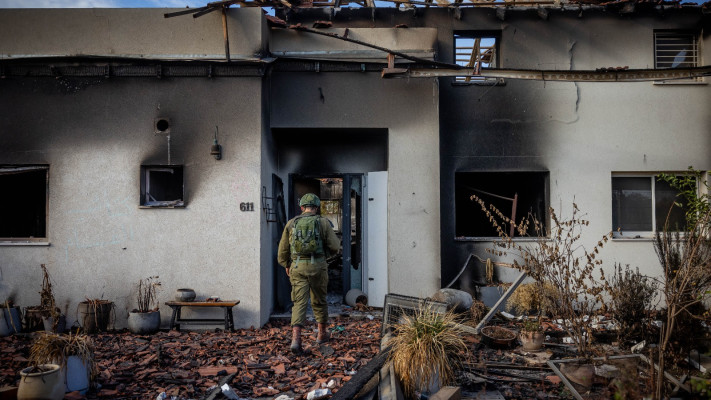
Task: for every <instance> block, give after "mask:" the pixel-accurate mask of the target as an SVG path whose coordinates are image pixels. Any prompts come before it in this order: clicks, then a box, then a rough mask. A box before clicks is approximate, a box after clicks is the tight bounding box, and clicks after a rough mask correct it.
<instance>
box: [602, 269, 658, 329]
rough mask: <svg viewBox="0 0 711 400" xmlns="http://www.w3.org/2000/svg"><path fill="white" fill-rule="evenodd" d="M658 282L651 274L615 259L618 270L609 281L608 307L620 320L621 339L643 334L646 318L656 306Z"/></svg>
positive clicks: (614, 316) (618, 321)
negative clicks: (645, 274)
mask: <svg viewBox="0 0 711 400" xmlns="http://www.w3.org/2000/svg"><path fill="white" fill-rule="evenodd" d="M656 291H657V284H656V282H655V281H654V280H652V279H651V278H648V277H646V276H644V275H642V274H640V273H639V268H637V269H635V270H632V269H630V266H629V264H628V265H625V266H624V268H623V267H622V264H619V263H615V270H614V272H613V274H612V276H611V277H610V279H609V280H608V282H607V292H608V294H609V295H610V302H609V311H610V312H611V313H612V316H613V318H615V320H617V323H618V324H619V330H618V333H617V336H618V339H619V340H620V342H622V341H624V340H633V339H637V338H640V337H642V336H644V333H645V329H644V328H645V322H646V321H645V320H646V318H645V317H647V316H648V315H649V311H650V310H651V309H652V307H653V304H652V303H653V301H654V298H655V294H656Z"/></svg>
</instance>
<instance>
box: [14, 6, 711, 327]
mask: <svg viewBox="0 0 711 400" xmlns="http://www.w3.org/2000/svg"><path fill="white" fill-rule="evenodd" d="M223 3H225V4H224V5H234V7H230V8H225V9H224V12H210V13H206V12H203V11H210V10H209V9H205V10H201V9H197V10H165V9H71V10H70V9H63V10H59V9H54V10H50V9H35V10H31V9H23V10H12V9H4V10H0V110H1V111H0V187H2V195H1V196H0V231H1V232H0V269H1V272H2V275H0V300H4V299H5V298H9V297H12V298H13V300H14V301H15V302H16V303H17V304H20V305H23V306H27V305H33V304H36V303H37V302H38V295H37V292H38V291H39V287H40V284H41V273H40V270H39V265H40V264H46V265H47V266H48V267H49V268H50V270H51V272H52V276H53V279H54V280H55V288H56V289H55V290H56V291H57V293H58V298H57V301H58V303H60V306H61V308H63V309H64V311H66V312H67V314H68V315H69V316H70V317H72V315H73V314H74V310H76V306H77V303H78V302H79V301H81V300H83V299H85V298H105V299H110V300H112V301H114V302H115V304H116V326H117V327H122V326H123V325H124V324H125V319H124V318H123V317H124V316H125V315H126V312H127V310H130V309H131V308H133V307H134V306H135V304H134V292H133V290H134V289H133V286H134V282H137V281H138V280H139V279H142V278H144V277H146V276H151V275H158V276H160V278H161V281H162V283H163V287H162V291H161V292H160V300H161V302H164V301H166V300H171V299H172V296H173V293H174V291H175V289H177V288H181V287H191V288H194V289H195V290H196V291H197V292H198V294H199V295H202V296H203V297H208V296H217V297H220V298H222V299H239V300H240V301H241V303H240V305H239V306H238V307H236V308H235V309H234V312H235V324H236V326H237V327H248V326H252V325H253V326H260V325H262V324H264V323H265V322H266V321H267V320H268V319H269V317H270V315H271V314H272V313H273V312H274V311H276V310H282V309H285V308H288V303H289V293H288V290H289V289H288V281H286V277H285V275H284V272H283V270H282V269H281V268H280V267H279V266H278V265H276V256H275V254H276V246H277V242H278V239H279V237H280V235H281V230H282V229H283V226H284V223H285V221H286V219H288V218H290V217H293V216H294V215H295V213H296V212H297V210H298V199H299V197H300V196H301V195H303V194H304V193H308V192H314V193H317V194H319V195H320V196H321V197H322V199H323V200H324V205H323V207H322V213H323V214H324V215H325V216H326V217H328V218H329V219H330V220H331V221H332V223H333V224H334V227H335V229H336V231H337V233H338V234H339V236H340V237H341V239H342V241H343V243H345V244H346V245H344V246H343V250H342V254H341V256H340V257H337V258H335V259H334V260H332V268H333V274H332V276H331V286H330V290H331V291H332V292H333V293H334V294H336V295H337V296H341V295H344V294H345V293H346V292H347V291H348V290H349V289H351V288H357V289H361V290H363V291H364V292H365V293H367V295H368V300H369V303H370V304H371V305H374V306H382V302H383V298H384V296H385V294H386V293H398V294H403V295H409V296H429V295H431V294H432V293H433V292H434V291H436V290H437V289H439V288H441V287H443V286H446V285H447V284H449V282H450V281H451V280H452V279H453V278H454V277H455V276H456V275H457V274H458V272H459V271H460V269H461V268H462V266H463V264H464V263H465V261H466V260H468V259H470V260H471V258H468V256H469V254H477V255H479V256H480V257H483V258H486V257H487V255H486V253H485V248H486V247H488V246H490V243H491V240H492V239H493V237H495V232H494V231H492V229H491V228H490V225H489V224H488V222H487V221H486V220H485V219H482V216H481V213H480V212H479V209H478V206H477V205H475V204H474V203H473V202H471V200H470V197H471V195H472V194H478V195H481V197H482V198H485V199H486V200H487V201H490V202H492V203H494V204H496V205H497V206H498V207H499V208H500V209H501V210H506V212H511V213H512V215H514V216H515V218H516V219H517V220H518V219H520V218H521V217H522V216H524V215H527V214H528V213H529V212H531V213H533V214H535V215H537V216H539V217H540V218H541V219H542V220H544V221H546V220H547V217H548V215H547V213H548V211H547V210H548V207H549V206H552V207H554V208H556V209H562V212H563V213H565V210H566V207H570V204H572V202H573V201H575V202H576V203H577V204H578V206H579V207H580V208H581V209H582V210H583V211H584V212H586V213H587V214H588V216H589V218H590V220H591V224H590V226H589V229H588V230H587V231H586V235H590V238H591V240H592V238H596V237H599V236H600V235H602V234H604V233H606V232H609V231H611V230H614V231H616V232H617V234H616V238H615V240H614V241H613V242H612V244H611V245H610V246H608V247H607V248H606V249H605V252H606V253H605V256H606V257H607V259H609V260H610V263H612V262H613V261H615V262H621V263H625V264H631V265H633V266H639V267H640V269H641V270H642V271H644V272H645V273H647V274H657V273H659V270H658V267H657V265H658V262H657V260H656V256H655V254H654V250H653V248H652V245H651V238H652V235H653V232H654V231H655V230H656V229H657V226H658V225H659V221H660V219H661V218H662V214H663V213H664V212H665V211H664V210H665V209H664V206H665V204H669V201H672V200H673V198H674V194H675V193H674V192H673V190H670V188H668V187H666V186H664V185H663V184H662V183H660V182H658V181H657V180H656V179H655V178H654V177H655V176H656V175H657V174H658V173H660V172H671V173H674V172H679V173H682V172H684V171H685V170H686V169H687V167H689V166H693V167H695V168H697V169H704V170H708V169H711V162H710V161H709V154H710V153H711V114H710V113H709V105H710V104H711V90H710V89H709V86H708V77H704V76H707V75H709V73H710V72H711V69H710V68H709V67H708V66H707V65H708V64H709V63H708V62H707V61H704V60H705V59H707V58H708V57H705V55H704V49H705V48H707V47H708V46H709V44H711V42H710V39H709V30H710V29H711V27H710V26H709V22H710V21H711V20H710V18H709V14H708V10H707V9H703V8H702V7H700V6H698V5H689V6H687V5H682V6H679V5H678V4H676V3H674V4H651V3H641V2H640V3H634V2H625V3H613V4H607V5H591V4H578V3H566V2H561V3H558V2H556V3H553V2H550V4H548V3H540V2H539V3H540V4H539V3H532V4H533V5H519V6H507V5H506V4H498V3H496V4H495V3H492V4H480V3H471V4H468V3H462V2H453V3H452V4H444V5H443V6H441V7H437V6H435V5H434V4H423V5H421V6H419V5H418V6H413V5H412V4H405V5H403V6H401V7H399V8H395V7H378V8H370V7H353V8H348V7H346V6H345V5H344V6H336V7H333V5H332V6H318V4H316V7H312V8H299V7H292V8H288V7H281V6H280V7H279V8H278V9H277V10H276V18H275V17H271V16H266V15H265V14H264V12H263V10H262V9H261V8H259V7H247V6H249V5H260V4H250V2H241V3H239V2H232V1H230V2H223ZM227 3H229V4H227ZM240 4H241V5H242V6H243V7H237V6H239V5H240ZM339 4H340V3H339ZM290 5H291V4H290ZM218 11H219V10H218ZM198 14H199V15H198ZM166 16H168V17H170V18H166ZM618 228H619V230H618ZM520 240H523V241H525V240H528V239H526V238H521V239H520ZM595 240H596V239H595ZM482 267H483V265H482V264H481V263H479V261H476V260H475V261H472V265H471V266H469V268H470V269H471V270H473V271H475V273H474V276H473V277H470V278H468V279H469V280H470V281H476V280H478V277H477V276H476V271H477V270H480V269H481V268H482ZM511 274H512V272H507V270H506V269H501V270H500V271H499V277H500V279H503V280H506V279H509V278H510V277H511V276H512V275H511ZM457 284H458V285H460V284H462V283H461V282H460V283H457ZM465 284H466V282H465ZM168 317H169V315H168V313H166V314H165V315H164V316H163V318H164V322H165V319H166V318H168Z"/></svg>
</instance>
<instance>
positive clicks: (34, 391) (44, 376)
mask: <svg viewBox="0 0 711 400" xmlns="http://www.w3.org/2000/svg"><path fill="white" fill-rule="evenodd" d="M63 398H64V376H63V375H62V374H61V373H60V369H59V365H57V364H42V365H37V366H34V367H29V368H25V369H23V370H22V371H20V387H19V388H18V389H17V399H18V400H30V399H47V400H61V399H63Z"/></svg>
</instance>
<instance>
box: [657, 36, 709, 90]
mask: <svg viewBox="0 0 711 400" xmlns="http://www.w3.org/2000/svg"><path fill="white" fill-rule="evenodd" d="M697 38H698V36H697V35H696V34H694V33H690V32H674V31H658V32H654V68H657V69H669V68H691V67H697V66H699V46H698V39H697ZM699 79H700V78H699ZM690 81H698V79H683V80H681V82H690ZM669 82H677V81H676V80H674V81H669Z"/></svg>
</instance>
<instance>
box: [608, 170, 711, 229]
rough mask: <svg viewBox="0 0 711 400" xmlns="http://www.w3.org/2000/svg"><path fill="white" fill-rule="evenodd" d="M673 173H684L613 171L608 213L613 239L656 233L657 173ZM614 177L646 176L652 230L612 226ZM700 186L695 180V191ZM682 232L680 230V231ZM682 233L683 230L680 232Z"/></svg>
mask: <svg viewBox="0 0 711 400" xmlns="http://www.w3.org/2000/svg"><path fill="white" fill-rule="evenodd" d="M664 173H666V174H673V175H675V176H684V175H686V173H684V172H653V173H613V174H612V175H611V177H610V202H611V204H610V206H611V210H610V211H611V213H610V224H611V225H612V236H613V238H614V239H627V240H640V239H642V240H644V239H654V237H655V235H656V234H657V232H658V230H657V206H656V203H657V202H656V196H657V190H656V189H657V188H656V185H657V180H658V177H659V175H661V174H664ZM615 178H648V179H649V180H650V182H651V185H650V191H651V199H650V201H651V205H652V206H651V214H652V215H651V217H652V218H651V225H652V230H651V231H623V230H618V228H617V227H615V226H614V222H613V221H612V219H613V216H614V214H615V210H614V207H615V204H614V201H613V190H612V181H613V179H615ZM699 190H700V186H699V181H698V180H697V182H696V191H697V193H699ZM680 232H682V231H680ZM682 233H683V232H682Z"/></svg>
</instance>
